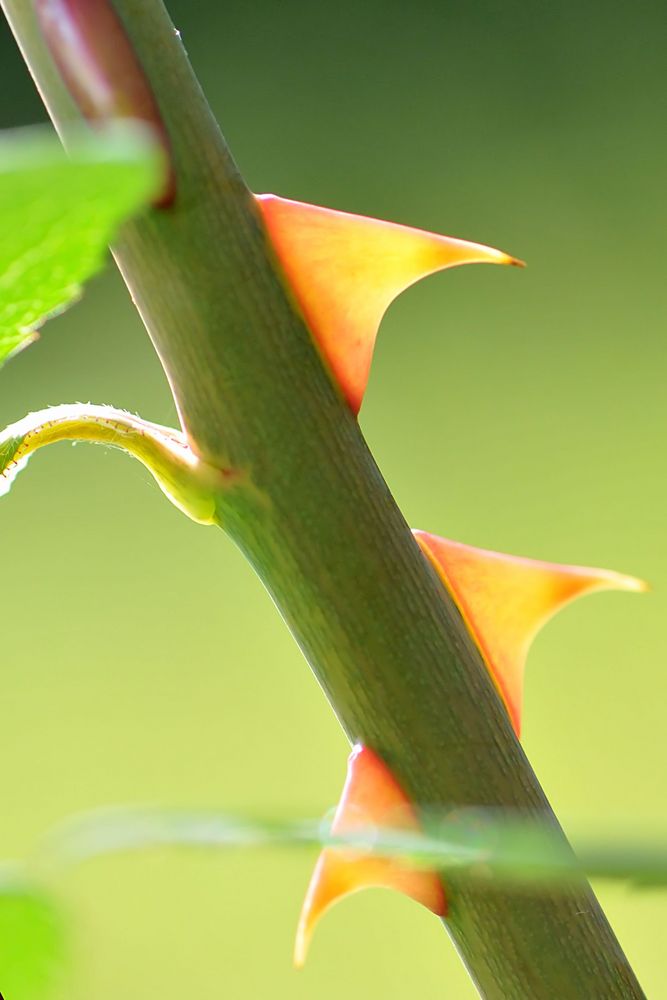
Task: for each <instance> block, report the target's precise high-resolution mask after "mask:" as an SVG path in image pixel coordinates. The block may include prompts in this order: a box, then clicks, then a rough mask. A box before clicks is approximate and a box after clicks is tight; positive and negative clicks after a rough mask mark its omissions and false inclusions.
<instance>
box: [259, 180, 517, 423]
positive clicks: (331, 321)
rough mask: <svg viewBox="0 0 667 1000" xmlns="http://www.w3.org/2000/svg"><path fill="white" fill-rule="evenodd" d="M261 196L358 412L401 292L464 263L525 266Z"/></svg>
mask: <svg viewBox="0 0 667 1000" xmlns="http://www.w3.org/2000/svg"><path fill="white" fill-rule="evenodd" d="M256 197H257V202H258V205H259V208H260V211H261V213H262V216H263V218H264V222H265V225H266V228H267V230H268V234H269V236H270V239H271V242H272V244H273V247H274V250H275V252H276V254H277V256H278V259H279V261H280V264H281V265H282V268H283V271H284V273H285V277H286V278H287V282H288V284H289V287H290V289H291V291H292V292H293V294H294V297H295V299H296V300H297V303H298V305H299V307H300V309H301V311H302V313H303V315H304V318H305V320H306V323H307V324H308V326H309V328H310V330H311V333H312V334H313V336H314V338H315V340H316V342H317V344H318V346H319V348H320V350H321V352H322V354H323V355H324V358H325V359H326V361H327V363H328V365H329V367H330V368H331V371H332V372H333V375H334V377H335V379H336V380H337V382H338V385H339V386H340V389H341V391H342V392H343V394H344V396H345V398H346V399H347V401H348V403H349V406H350V408H351V410H352V412H353V413H354V414H355V415H356V414H357V413H358V412H359V408H360V407H361V402H362V399H363V395H364V392H365V390H366V383H367V382H368V374H369V371H370V366H371V359H372V356H373V348H374V346H375V338H376V335H377V331H378V327H379V325H380V320H381V319H382V316H383V315H384V313H385V311H386V309H387V307H388V306H389V304H390V303H391V302H392V301H393V299H395V298H396V296H397V295H399V294H400V292H402V291H403V290H404V289H406V288H407V287H408V286H409V285H412V284H414V282H416V281H418V280H419V279H420V278H424V277H426V276H427V275H429V274H434V273H435V272H436V271H441V270H443V269H444V268H448V267H455V266H457V265H459V264H469V263H476V262H477V263H488V264H514V265H517V266H522V261H519V260H517V259H516V257H511V256H510V255H509V254H506V253H503V252H502V251H501V250H494V249H492V248H491V247H487V246H483V245H482V244H480V243H470V242H468V241H467V240H458V239H454V238H453V237H451V236H438V235H437V234H436V233H429V232H426V231H424V230H422V229H414V228H412V227H410V226H400V225H396V224H395V223H392V222H383V221H381V220H380V219H370V218H366V217H365V216H362V215H351V214H349V213H348V212H337V211H334V210H333V209H330V208H321V207H320V206H318V205H307V204H304V203H302V202H298V201H290V200H289V199H287V198H279V197H277V196H276V195H272V194H262V195H257V196H256Z"/></svg>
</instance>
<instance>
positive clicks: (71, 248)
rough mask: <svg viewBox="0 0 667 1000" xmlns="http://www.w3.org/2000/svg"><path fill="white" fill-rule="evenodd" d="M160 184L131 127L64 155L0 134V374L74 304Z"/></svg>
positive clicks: (150, 154) (39, 134) (50, 140)
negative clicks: (127, 223) (119, 234)
mask: <svg viewBox="0 0 667 1000" xmlns="http://www.w3.org/2000/svg"><path fill="white" fill-rule="evenodd" d="M159 177H160V159H159V156H158V154H157V153H156V149H155V144H154V142H153V141H152V140H151V139H150V138H149V136H148V133H147V132H145V131H144V130H140V129H139V128H138V127H136V126H133V127H127V126H124V127H123V128H122V129H121V128H120V127H118V126H114V127H113V129H110V130H108V131H106V132H104V133H100V134H98V135H96V136H91V135H88V136H87V137H86V138H83V137H82V138H81V139H80V140H79V141H78V142H76V143H75V144H74V146H73V147H72V150H71V152H70V155H69V156H67V155H66V154H65V153H64V151H63V150H62V148H61V146H60V143H59V141H58V139H57V137H56V136H55V134H54V133H53V132H51V130H50V129H44V130H43V129H23V130H17V131H14V132H8V133H4V134H2V135H0V365H2V364H3V363H4V361H6V359H7V358H8V357H9V356H10V355H11V354H13V353H14V352H15V351H17V350H20V349H21V348H22V347H25V346H26V344H28V343H30V342H31V341H32V340H34V339H35V338H36V336H37V335H36V330H37V329H38V327H39V326H40V325H41V324H42V323H43V322H44V320H45V319H47V318H48V317H49V316H52V315H54V314H55V313H58V312H61V311H62V310H63V309H65V308H66V307H67V306H68V305H69V304H70V303H71V302H73V301H74V300H75V299H77V298H78V296H79V294H80V291H81V284H82V283H83V282H84V281H86V280H87V279H88V278H90V277H91V276H92V275H93V274H94V273H95V272H96V271H98V270H99V269H100V267H101V266H102V263H103V260H104V251H105V248H106V246H107V244H108V243H109V241H110V240H111V239H112V238H113V236H114V234H115V232H116V229H117V227H118V226H119V224H120V223H121V222H122V221H123V220H125V219H126V218H128V217H129V216H130V215H131V214H132V213H134V212H136V211H137V210H138V209H139V208H140V207H141V206H142V205H143V204H145V203H146V202H147V201H148V199H149V198H150V197H151V196H152V195H153V194H154V193H155V191H156V190H157V186H158V183H159Z"/></svg>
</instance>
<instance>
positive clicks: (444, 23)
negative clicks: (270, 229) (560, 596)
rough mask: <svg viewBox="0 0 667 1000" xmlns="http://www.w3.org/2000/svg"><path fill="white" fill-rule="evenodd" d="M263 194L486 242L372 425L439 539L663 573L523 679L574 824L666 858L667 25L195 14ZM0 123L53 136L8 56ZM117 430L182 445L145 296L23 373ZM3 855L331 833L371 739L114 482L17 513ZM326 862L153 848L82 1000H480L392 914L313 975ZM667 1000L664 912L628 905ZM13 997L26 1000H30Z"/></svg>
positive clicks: (403, 308) (140, 862) (380, 912)
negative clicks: (81, 842)
mask: <svg viewBox="0 0 667 1000" xmlns="http://www.w3.org/2000/svg"><path fill="white" fill-rule="evenodd" d="M170 9H171V11H172V14H173V16H174V20H175V22H176V24H177V26H178V27H179V28H180V29H181V32H182V35H183V38H184V42H185V44H186V47H187V48H188V51H189V53H190V56H191V58H192V60H193V61H194V64H195V67H196V69H197V71H198V72H199V74H200V78H201V80H202V83H203V85H204V88H205V90H206V91H207V93H208V95H209V98H210V100H211V103H212V105H213V108H214V110H215V112H216V113H217V114H218V116H219V118H220V120H221V122H222V125H223V127H224V130H225V132H226V135H227V137H228V139H229V141H230V143H231V145H232V148H233V150H234V152H235V155H236V157H237V159H238V161H239V163H240V165H241V167H242V169H243V170H244V172H245V174H246V177H247V179H248V181H249V183H250V185H251V186H252V187H253V188H254V189H255V190H258V191H265V190H272V191H275V192H278V193H280V194H283V195H287V196H291V197H296V198H300V199H303V200H306V201H314V202H318V203H322V204H325V205H331V206H334V207H339V208H344V209H349V210H352V211H358V212H362V213H365V214H369V215H377V216H381V217H386V218H391V219H394V220H396V221H401V222H406V223H409V224H412V225H418V226H423V227H426V228H430V229H435V230H439V231H442V232H446V233H450V234H453V235H457V236H463V237H467V238H470V239H473V240H480V241H484V242H489V243H492V244H495V245H498V246H501V247H503V248H504V249H507V250H509V251H511V252H513V253H516V254H517V255H519V256H521V257H524V258H526V259H527V261H528V263H529V267H528V269H527V270H526V271H525V272H514V271H506V270H504V269H496V268H464V269H460V270H457V271H454V272H450V273H448V274H445V275H440V276H438V277H435V278H433V279H431V280H429V281H427V282H425V283H423V284H422V285H420V286H418V287H416V288H414V289H412V290H410V291H409V292H408V293H406V294H405V295H404V296H403V297H402V299H401V300H400V301H399V302H398V303H397V304H396V305H395V306H394V307H392V309H391V311H390V313H389V315H388V316H387V318H386V320H385V322H384V324H383V328H382V331H381V335H380V338H379V346H378V350H377V353H376V358H375V363H374V367H373V372H372V378H371V383H370V387H369V391H368V394H367V397H366V402H365V405H364V408H363V411H362V415H361V423H362V427H363V431H364V433H365V434H366V436H367V438H368V440H369V442H370V444H371V446H372V448H373V450H374V452H375V454H376V456H377V459H378V462H379V465H380V467H381V469H382V471H383V473H384V475H385V476H386V478H387V480H388V482H389V484H390V486H391V488H392V489H393V491H394V493H395V495H396V497H397V499H398V501H399V503H400V504H401V506H402V508H403V510H404V512H405V514H406V516H407V517H408V520H409V521H410V522H411V523H412V524H413V525H415V526H418V527H422V528H428V529H430V530H433V531H436V532H440V533H442V534H447V535H449V536H451V537H454V538H458V539H461V540H463V541H467V542H471V543H474V544H478V545H482V546H487V547H491V548H497V549H500V550H506V551H510V552H515V553H519V554H524V555H534V556H539V557H544V558H549V559H555V560H562V561H568V562H579V563H583V564H593V565H603V566H609V567H612V568H616V569H619V570H623V571H626V572H630V573H635V574H638V575H641V576H644V577H646V578H647V579H648V580H650V581H651V583H652V584H653V587H654V591H653V593H651V594H650V595H648V596H646V597H642V598H639V597H633V596H630V595H623V594H606V595H600V596H597V597H592V598H589V599H587V600H586V601H583V602H581V603H580V604H577V605H576V606H574V607H572V608H571V609H569V610H567V611H566V612H565V613H563V614H562V616H561V617H559V618H558V619H557V620H556V621H555V622H554V623H553V624H551V625H550V626H549V627H548V628H547V629H546V630H545V631H544V633H543V634H542V635H541V636H540V638H539V639H538V641H537V642H536V644H535V647H534V649H533V652H532V654H531V657H530V662H529V670H528V680H527V692H526V709H525V723H524V729H525V737H524V745H525V748H526V750H527V752H528V755H529V757H530V759H531V760H532V762H533V764H534V766H535V768H536V770H537V773H538V775H539V776H540V778H541V780H542V781H543V784H544V787H545V789H546V791H547V793H548V795H549V796H550V798H551V801H552V803H553V805H554V807H555V808H556V810H557V812H558V813H559V815H560V817H561V819H562V820H563V821H564V822H565V824H566V827H568V828H570V829H583V830H586V829H588V828H589V827H592V828H594V829H597V830H599V829H606V828H608V829H609V830H610V831H612V830H613V829H614V828H615V827H616V826H619V827H621V828H623V829H624V830H628V829H631V830H647V831H655V830H660V829H663V830H664V829H665V828H666V827H667V799H666V796H665V792H666V790H667V787H666V779H665V774H666V769H665V765H666V764H667V751H666V749H665V738H664V712H665V697H666V695H667V679H666V677H665V663H666V660H667V635H666V634H665V629H664V624H663V623H664V621H665V613H666V611H667V528H666V527H665V519H664V506H665V489H666V487H667V475H666V473H665V460H664V440H665V418H666V417H667V402H666V401H665V395H664V392H663V385H664V377H665V366H666V363H667V357H666V353H667V352H666V349H665V337H664V332H663V331H664V317H665V306H666V304H667V303H666V295H665V282H664V268H665V259H666V255H667V250H666V249H665V240H664V233H665V228H666V225H667V198H666V197H665V177H667V134H666V133H665V128H664V113H665V103H666V98H665V75H666V74H665V65H664V52H665V48H666V43H667V20H666V19H665V16H664V5H663V4H662V3H661V2H653V3H652V2H643V3H641V4H637V5H628V4H620V3H619V4H616V3H609V2H608V0H606V2H602V0H589V2H588V3H587V4H585V5H580V4H578V3H575V2H573V0H568V2H563V3H560V4H557V5H552V4H548V3H546V2H542V0H540V2H537V3H532V4H528V3H525V2H524V3H518V2H511V0H510V2H507V0H506V2H504V3H502V4H500V3H497V2H493V0H480V2H478V3H475V4H460V3H456V4H455V3H452V2H449V0H447V2H445V3H442V2H439V3H435V2H426V0H416V2H413V3H411V4H407V3H394V2H386V0H385V2H379V0H368V2H366V3H364V4H361V5H360V4H358V3H352V2H350V0H339V2H338V3H336V4H335V5H313V4H312V3H306V2H296V0H285V2H283V3H281V4H276V3H269V2H266V0H259V2H256V3H254V4H252V5H248V4H245V3H241V2H240V0H235V2H226V3H220V2H219V0H171V2H170ZM0 30H1V32H2V34H1V35H0V65H1V66H2V73H1V81H2V94H3V98H2V107H1V115H0V117H1V124H2V126H4V127H7V126H11V125H16V124H23V123H26V122H33V121H36V120H39V119H41V118H43V112H42V109H41V106H40V103H39V100H38V98H37V97H36V95H35V93H34V92H33V88H32V84H31V82H30V80H29V78H28V76H27V73H26V71H25V69H24V67H23V65H22V62H21V59H20V57H19V55H18V52H17V51H16V49H15V47H14V43H13V41H12V39H11V37H10V35H9V32H8V30H7V28H6V26H5V25H4V24H3V25H2V28H1V29H0ZM73 400H84V401H88V400H92V401H94V402H100V403H113V404H115V405H117V406H121V407H128V408H130V409H132V410H137V411H139V412H140V413H142V414H143V415H144V416H145V417H147V418H150V419H153V420H156V421H160V422H163V421H170V420H172V419H173V412H172V406H171V402H170V398H169V393H168V391H167V387H166V384H165V382H164V379H163V377H162V374H161V371H160V368H159V365H158V363H157V360H156V358H155V356H154V354H153V351H152V348H151V346H150V344H149V342H148V339H147V337H146V336H145V334H144V333H143V331H142V328H141V326H140V323H139V321H138V319H137V317H136V316H135V314H134V312H133V310H132V307H131V305H130V302H129V300H128V297H127V295H126V293H125V290H124V288H123V286H122V283H121V281H120V279H119V277H118V276H117V275H116V274H115V273H114V271H113V269H112V268H111V267H109V270H108V272H107V274H106V275H105V276H104V277H102V278H100V279H97V280H96V281H95V282H94V283H93V285H92V286H91V287H90V288H89V289H88V291H87V293H86V296H85V299H84V301H83V302H82V303H81V304H80V305H79V306H77V307H76V308H75V309H74V310H73V311H72V312H71V313H70V314H68V315H66V316H65V317H63V318H60V319H57V320H55V321H53V322H52V323H50V324H49V325H48V327H47V328H46V330H45V332H44V336H43V339H42V341H41V342H40V343H39V344H38V345H37V346H35V347H33V348H31V349H29V350H28V351H26V352H25V353H23V354H22V355H20V356H19V357H17V358H16V359H15V360H13V361H12V362H11V364H10V365H8V366H7V368H6V369H5V370H4V371H3V372H2V373H1V374H0V423H1V424H3V425H4V424H5V423H7V422H10V421H12V420H15V419H17V418H18V417H20V416H22V415H23V414H24V412H26V411H27V410H30V409H36V408H40V407H43V406H45V405H47V404H50V403H58V402H64V401H73ZM0 537H1V539H2V566H3V581H4V586H3V618H4V621H5V628H4V629H3V644H2V672H1V675H0V703H1V704H2V707H3V712H2V726H1V727H0V769H1V781H2V785H1V787H2V790H3V793H2V795H3V803H4V808H3V819H2V823H0V857H1V856H21V855H24V854H25V853H26V852H27V851H28V850H29V849H30V847H31V846H32V845H33V844H34V843H35V841H36V839H37V837H38V836H39V835H40V834H41V833H42V832H44V831H45V830H46V829H47V828H48V827H49V826H50V825H52V824H53V823H55V822H56V821H58V820H59V819H60V818H62V817H65V816H67V815H69V814H71V813H73V812H76V811H78V810H83V809H89V808H92V807H96V806H101V805H106V804H111V803H156V804H157V803H161V804H166V805H197V806H219V807H224V808H226V809H235V810H245V811H248V812H250V813H252V814H255V815H262V814H263V815H271V814H275V815H282V816H295V817H296V816H313V815H318V814H320V813H323V812H324V811H325V810H327V809H328V808H329V807H330V806H331V805H332V804H333V803H334V802H335V800H336V798H337V795H338V792H339V790H340V787H341V783H342V779H343V775H344V769H345V756H346V743H345V740H344V738H343V736H342V734H341V731H340V729H339V727H338V724H337V722H336V721H335V719H334V716H333V714H332V712H331V710H330V709H329V707H328V705H327V704H326V702H325V700H324V697H323V695H322V694H321V692H320V690H319V688H318V686H317V684H316V682H315V681H314V679H313V677H312V675H311V673H310V671H309V670H308V668H307V667H306V665H305V663H304V662H303V661H302V659H301V656H300V654H299V652H298V650H297V648H296V646H295V645H294V643H293V642H292V640H291V638H290V636H289V635H288V633H287V631H286V629H285V627H284V626H283V624H282V622H281V620H280V618H279V616H278V615H277V613H276V611H275V609H274V607H273V606H272V604H271V602H270V600H269V599H268V598H267V596H266V594H265V593H264V591H263V589H262V587H261V585H260V584H259V582H258V581H257V580H256V579H255V577H254V576H253V574H252V572H251V571H250V569H249V568H248V567H247V566H246V565H245V564H244V562H243V560H242V558H241V557H240V556H239V554H238V553H237V552H236V551H235V549H234V548H233V546H232V545H231V543H229V542H228V541H227V540H226V539H225V537H224V536H223V534H222V533H221V532H219V531H216V530H214V529H212V528H211V529H204V528H201V527H197V526H195V525H194V524H191V523H189V522H188V521H186V520H185V518H183V517H181V516H180V515H179V514H178V513H177V511H176V510H174V509H173V508H171V507H170V506H169V505H168V504H167V503H165V502H164V500H163V498H162V497H161V495H160V494H159V492H158V490H157V487H155V486H154V484H153V483H152V481H151V480H150V479H149V476H148V474H147V473H145V472H144V471H143V470H142V469H141V468H140V467H139V466H138V465H136V464H133V463H131V462H130V461H129V460H127V459H126V458H124V457H123V456H122V455H120V454H116V453H105V452H104V451H103V450H102V449H95V448H87V447H85V446H82V447H77V448H72V447H68V446H64V445H63V446H59V447H58V448H54V449H49V450H47V451H45V452H44V453H43V454H40V455H39V456H38V457H37V458H36V459H34V460H33V462H32V463H31V467H30V470H29V472H28V473H27V474H26V475H25V476H23V477H21V479H20V480H19V481H18V484H17V486H16V488H15V489H14V491H13V492H12V494H11V495H10V496H9V498H7V499H6V500H4V501H3V503H2V506H1V509H0ZM312 861H313V857H312V854H311V853H310V852H303V853H299V852H294V853H288V852H284V851H262V852H254V851H252V850H250V849H249V850H247V851H237V852H230V853H229V854H219V855H216V856H213V855H210V854H209V855H206V854H200V855H197V854H174V853H167V852H158V853H153V854H145V855H140V856H134V857H118V858H115V859H113V860H111V861H104V862H102V861H96V862H91V863H89V864H87V865H85V866H83V867H82V868H80V869H79V870H77V872H76V873H75V874H74V875H73V876H72V877H71V878H70V879H69V880H68V881H67V882H66V883H65V884H64V886H63V897H64V899H65V902H66V907H67V909H68V911H69V913H70V915H71V920H72V927H73V935H74V952H75V957H76V962H75V969H74V973H73V979H72V980H71V981H70V982H69V984H68V986H67V988H66V989H64V990H63V995H66V996H67V997H68V998H81V1000H83V998H85V1000H111V998H115V997H118V996H123V997H125V998H128V1000H135V998H136V1000H139V998H141V1000H144V998H146V997H153V996H155V997H158V996H159V997H161V998H163V1000H176V998H181V997H183V996H190V997H197V998H198V1000H214V998H215V1000H217V998H220V997H239V998H250V997H253V998H254V997H278V998H279V997H289V998H294V1000H298V998H306V997H308V998H315V997H317V998H318V1000H328V998H334V997H339V996H340V995H341V994H344V995H345V996H347V997H349V998H351V1000H352V998H355V1000H356V998H362V997H364V998H365V997H383V998H385V1000H391V998H399V997H400V998H403V997H405V996H406V995H418V996H420V997H421V998H423V1000H430V998H436V997H444V996H447V997H456V998H461V1000H467V998H470V997H473V996H474V991H473V989H472V987H471V986H470V984H469V982H468V980H467V976H466V974H465V972H464V971H463V969H462V967H461V965H460V962H459V960H458V958H457V956H456V954H455V952H454V950H453V948H452V947H451V945H450V944H449V943H448V941H447V940H446V938H445V936H444V935H443V933H442V930H441V928H440V926H439V924H438V922H437V921H436V920H434V919H433V918H432V917H431V916H430V915H429V914H428V913H426V911H422V910H420V909H419V908H418V907H417V906H416V905H415V904H413V903H411V902H409V901H407V900H405V899H402V898H398V897H394V896H393V895H390V894H385V893H383V892H382V891H376V892H372V893H365V894H361V895H359V896H356V897H354V898H353V899H352V900H349V901H348V902H346V903H345V904H344V905H342V906H340V907H338V908H337V909H336V910H334V911H333V912H332V913H331V915H330V916H328V917H327V919H326V920H325V921H324V922H323V924H322V926H321V928H320V930H319V932H318V934H317V935H316V939H315V942H314V946H313V949H312V952H311V955H310V960H309V962H308V965H307V967H306V969H305V971H303V972H301V973H295V972H294V971H293V970H292V968H291V964H290V959H291V949H292V941H293V934H294V928H295V923H296V919H297V915H298V911H299V907H300V904H301V900H302V896H303V891H304V888H305V885H306V882H307V880H308V877H309V873H310V868H311V866H312ZM598 888H599V892H600V896H601V899H602V902H603V904H604V906H605V907H606V909H607V912H608V914H609V916H610V919H611V920H612V922H613V925H614V927H615V928H616V930H617V932H618V934H619V936H620V939H621V941H622V943H623V945H624V947H625V949H626V950H627V952H628V955H629V957H630V960H631V961H632V962H633V963H634V964H635V966H636V969H637V971H638V974H639V976H640V978H641V980H642V983H643V985H644V987H645V989H646V990H647V992H648V993H649V995H651V996H653V997H657V996H666V995H667V970H665V967H664V926H665V918H666V917H667V896H665V895H664V894H662V895H661V894H649V893H644V894H642V893H638V892H629V891H626V890H621V889H611V888H609V887H608V886H604V885H600V886H599V887H598ZM8 1000H12V998H11V997H10V998H8Z"/></svg>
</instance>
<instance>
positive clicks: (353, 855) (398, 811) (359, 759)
mask: <svg viewBox="0 0 667 1000" xmlns="http://www.w3.org/2000/svg"><path fill="white" fill-rule="evenodd" d="M383 827H384V828H391V829H394V830H410V831H414V830H419V829H420V826H419V822H418V820H417V815H416V813H415V810H414V808H413V807H412V805H411V803H410V801H409V799H408V798H407V796H406V794H405V792H404V791H403V789H402V788H401V787H400V785H399V784H398V782H397V781H396V779H395V778H394V776H393V774H392V773H391V771H390V770H389V768H388V767H387V765H386V764H385V763H384V762H383V761H382V760H381V759H380V758H379V757H378V756H377V754H375V753H373V751H372V750H369V748H368V747H364V746H361V745H360V744H357V746H355V747H354V749H353V751H352V753H351V754H350V757H349V759H348V768H347V778H346V780H345V786H344V788H343V794H342V796H341V799H340V802H339V804H338V808H337V809H336V814H335V816H334V819H333V823H332V824H331V832H332V833H333V834H339V835H342V834H346V833H347V834H349V833H351V832H354V831H355V830H364V831H369V832H371V831H372V829H373V828H383ZM372 886H378V887H384V888H387V889H397V890H398V891H399V892H402V893H404V894H405V895H406V896H410V897H411V898H412V899H415V900H416V901H417V902H418V903H423V904H424V906H426V907H428V909H429V910H432V911H433V913H436V914H438V915H439V916H444V915H445V913H446V912H447V904H446V901H445V893H444V890H443V887H442V883H441V881H440V878H439V877H438V875H437V874H436V873H435V872H434V871H428V870H427V869H425V868H417V867H415V866H413V865H411V864H410V863H409V862H405V861H400V860H394V859H393V858H390V857H386V856H382V855H377V854H376V855H373V854H372V853H368V852H366V851H360V850H359V849H358V848H354V849H353V848H349V849H348V848H343V847H325V848H324V850H323V851H322V853H321V854H320V856H319V858H318V860H317V864H316V865H315V870H314V872H313V875H312V877H311V880H310V884H309V886H308V891H307V893H306V898H305V900H304V903H303V908H302V910H301V916H300V918H299V926H298V928H297V934H296V944H295V949H294V964H295V965H296V966H297V967H298V968H301V966H302V965H303V964H304V962H305V959H306V952H307V951H308V946H309V944H310V941H311V938H312V935H313V931H314V929H315V926H316V924H317V922H318V920H319V919H320V917H321V916H322V915H323V914H324V913H325V912H326V911H327V910H328V909H329V907H330V906H332V905H333V904H334V903H336V902H337V901H338V900H339V899H342V898H343V897H344V896H347V895H349V894H350V893H352V892H358V891H359V890H360V889H366V888H370V887H372Z"/></svg>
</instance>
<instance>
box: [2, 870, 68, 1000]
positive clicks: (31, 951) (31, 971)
mask: <svg viewBox="0 0 667 1000" xmlns="http://www.w3.org/2000/svg"><path fill="white" fill-rule="evenodd" d="M64 952H65V948H64V934H63V927H62V924H61V920H60V915H59V913H58V912H57V911H56V909H55V908H54V906H53V904H52V903H51V901H50V900H49V899H48V898H47V896H46V895H45V894H44V893H43V892H42V891H41V890H39V889H35V888H34V886H31V885H30V884H29V883H25V882H23V881H22V880H21V878H20V877H18V876H17V875H16V874H15V870H14V869H13V868H12V867H9V866H8V867H7V868H5V869H3V870H2V871H0V993H1V994H2V996H3V997H4V998H5V1000H46V998H47V997H49V996H50V995H51V991H52V988H53V987H54V986H55V984H56V981H57V979H58V978H59V973H60V971H61V970H62V966H63V964H64Z"/></svg>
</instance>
